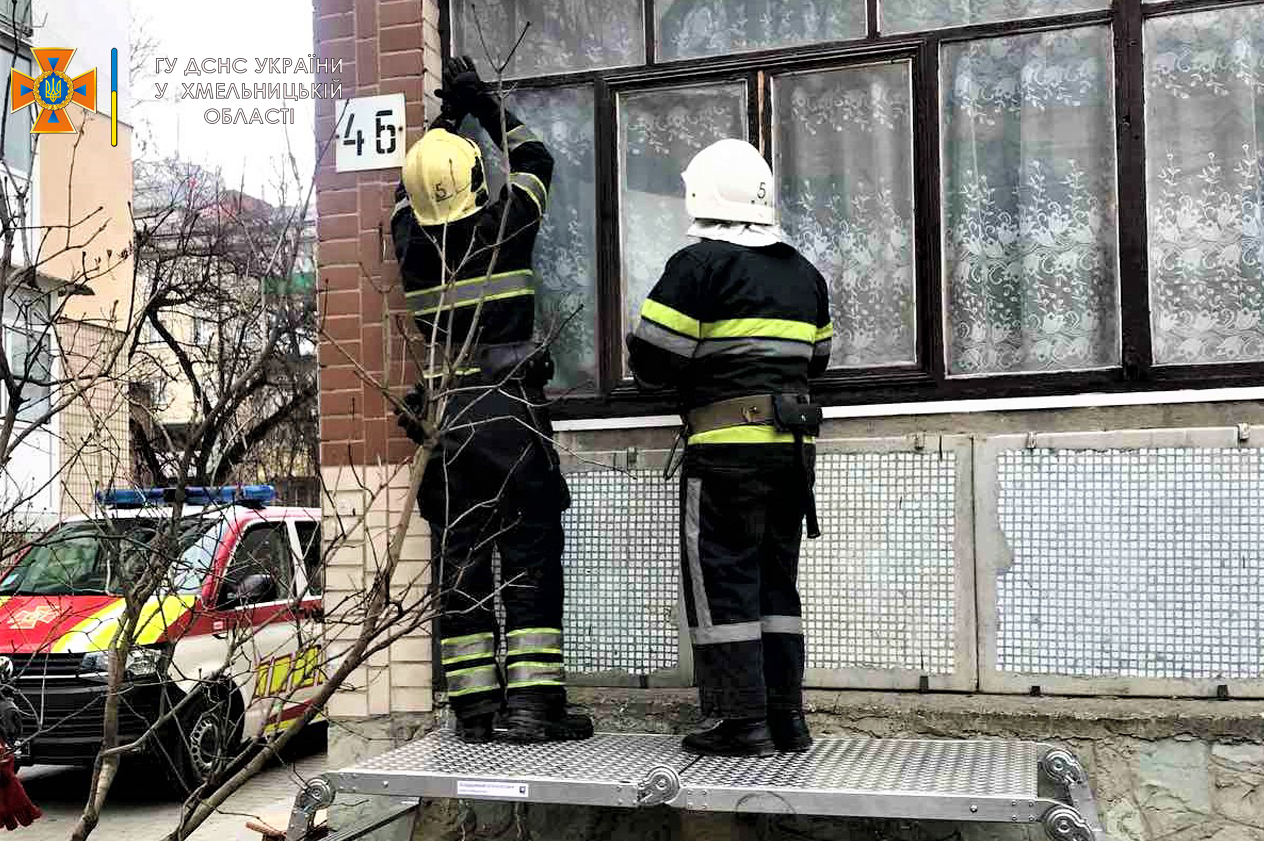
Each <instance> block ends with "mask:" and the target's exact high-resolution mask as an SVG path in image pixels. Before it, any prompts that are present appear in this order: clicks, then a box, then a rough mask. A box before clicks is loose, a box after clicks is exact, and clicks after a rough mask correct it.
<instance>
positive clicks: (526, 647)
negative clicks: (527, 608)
mask: <svg viewBox="0 0 1264 841" xmlns="http://www.w3.org/2000/svg"><path fill="white" fill-rule="evenodd" d="M505 642H506V652H507V653H508V655H509V656H510V657H514V656H516V655H519V654H561V653H562V631H561V629H560V628H523V629H521V630H517V631H510V632H509V633H507V634H505Z"/></svg>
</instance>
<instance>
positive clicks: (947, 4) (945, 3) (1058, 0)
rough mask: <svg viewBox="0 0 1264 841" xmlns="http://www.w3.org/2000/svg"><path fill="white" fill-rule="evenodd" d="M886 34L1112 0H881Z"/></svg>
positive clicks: (1088, 7)
mask: <svg viewBox="0 0 1264 841" xmlns="http://www.w3.org/2000/svg"><path fill="white" fill-rule="evenodd" d="M879 6H880V9H881V19H882V31H883V32H884V33H886V34H891V33H899V32H918V31H921V30H924V29H943V28H944V27H948V26H966V25H968V24H973V23H994V22H996V21H1003V20H1022V19H1023V18H1032V17H1037V16H1039V15H1062V14H1071V13H1074V12H1088V11H1092V10H1093V9H1105V8H1108V7H1109V6H1110V2H1109V0H879Z"/></svg>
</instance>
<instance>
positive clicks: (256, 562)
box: [220, 523, 294, 601]
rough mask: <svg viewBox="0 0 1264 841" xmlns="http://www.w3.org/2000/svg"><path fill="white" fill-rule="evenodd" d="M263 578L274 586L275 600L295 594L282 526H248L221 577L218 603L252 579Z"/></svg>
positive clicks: (286, 538)
mask: <svg viewBox="0 0 1264 841" xmlns="http://www.w3.org/2000/svg"><path fill="white" fill-rule="evenodd" d="M261 573H262V574H266V575H270V576H272V580H273V581H275V582H276V596H275V598H277V599H286V598H291V597H292V596H293V594H294V563H293V560H292V555H291V554H290V538H289V535H288V534H287V533H286V529H285V524H284V523H265V524H263V525H257V526H251V527H250V528H249V529H247V531H246V533H245V534H243V535H242V536H241V539H240V540H238V541H237V548H236V549H235V550H234V551H233V559H232V561H231V562H230V563H229V565H228V571H227V572H225V573H224V584H223V587H222V588H221V589H220V599H221V601H223V599H225V598H227V597H229V596H230V595H231V594H232V592H233V591H235V590H236V589H237V587H239V586H240V585H241V583H242V582H243V581H245V580H246V578H247V577H249V576H251V575H258V574H261Z"/></svg>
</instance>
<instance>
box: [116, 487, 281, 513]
mask: <svg viewBox="0 0 1264 841" xmlns="http://www.w3.org/2000/svg"><path fill="white" fill-rule="evenodd" d="M176 492H177V489H176V488H140V489H132V488H122V489H119V490H110V491H97V494H96V497H97V504H98V505H100V506H101V507H102V508H143V507H145V506H146V505H162V504H164V503H171V502H174V501H175V498H176ZM275 499H276V488H274V487H272V486H271V485H229V486H227V487H222V488H203V487H188V488H185V489H184V501H185V503H186V504H187V505H233V504H234V503H236V504H240V505H251V506H259V507H261V506H264V505H268V504H269V503H271V502H273V501H274V500H275Z"/></svg>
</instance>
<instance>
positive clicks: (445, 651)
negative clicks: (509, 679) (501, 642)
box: [439, 634, 496, 666]
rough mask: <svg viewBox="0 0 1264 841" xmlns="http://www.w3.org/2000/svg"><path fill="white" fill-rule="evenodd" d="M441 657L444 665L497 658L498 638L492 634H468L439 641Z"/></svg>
mask: <svg viewBox="0 0 1264 841" xmlns="http://www.w3.org/2000/svg"><path fill="white" fill-rule="evenodd" d="M439 656H440V658H442V660H443V665H445V666H446V665H448V664H450V663H461V662H464V661H466V660H478V659H480V658H483V657H495V656H496V637H495V636H494V635H492V634H467V635H466V636H463V637H448V638H447V639H441V640H439Z"/></svg>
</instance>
